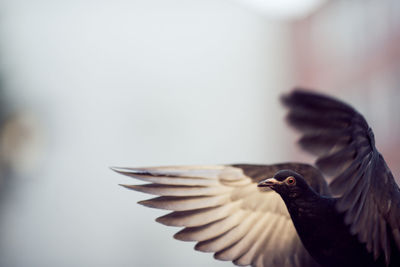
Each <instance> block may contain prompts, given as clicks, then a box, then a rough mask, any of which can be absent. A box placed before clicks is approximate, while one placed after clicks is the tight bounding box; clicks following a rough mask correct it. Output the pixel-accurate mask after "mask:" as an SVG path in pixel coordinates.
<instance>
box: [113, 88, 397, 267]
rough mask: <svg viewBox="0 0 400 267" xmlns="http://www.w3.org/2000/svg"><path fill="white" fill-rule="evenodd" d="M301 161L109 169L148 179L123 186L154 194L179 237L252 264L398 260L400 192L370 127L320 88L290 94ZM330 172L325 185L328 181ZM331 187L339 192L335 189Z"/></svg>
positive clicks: (152, 203)
mask: <svg viewBox="0 0 400 267" xmlns="http://www.w3.org/2000/svg"><path fill="white" fill-rule="evenodd" d="M282 100H283V103H284V104H285V105H286V106H287V107H288V108H289V114H288V117H287V118H288V122H289V123H290V124H291V125H292V126H293V127H295V128H296V129H298V130H299V131H300V132H301V133H302V134H303V136H302V137H301V139H300V141H299V144H300V146H301V147H302V148H304V149H305V150H306V151H308V152H310V153H313V154H314V155H316V156H317V157H318V158H317V161H316V167H313V166H311V165H307V164H301V163H282V164H274V165H251V164H234V165H211V166H170V167H150V168H113V169H114V170H115V171H116V172H118V173H121V174H124V175H128V176H131V177H133V178H136V179H139V180H142V181H145V182H148V183H147V184H144V185H124V186H125V187H127V188H128V189H132V190H136V191H140V192H144V193H149V194H152V195H156V196H158V197H155V198H152V199H149V200H145V201H141V202H139V203H140V204H142V205H144V206H148V207H152V208H158V209H166V210H171V211H172V212H171V213H169V214H167V215H165V216H162V217H160V218H157V221H158V222H160V223H162V224H165V225H168V226H181V227H183V229H182V230H181V231H179V232H178V233H176V234H175V236H174V237H175V238H176V239H179V240H182V241H195V242H197V244H196V246H195V249H196V250H200V251H204V252H213V253H215V254H214V256H215V258H217V259H220V260H230V261H233V262H234V263H235V264H237V265H244V266H245V265H252V266H299V267H300V266H304V267H305V266H400V190H399V187H398V186H397V184H396V183H395V181H394V179H393V176H392V174H391V172H390V170H389V168H388V167H387V166H386V164H385V161H384V160H383V158H382V156H381V155H380V154H379V152H378V151H377V149H376V147H375V143H374V142H375V141H374V136H373V133H372V130H371V129H370V128H369V127H368V124H367V123H366V121H365V119H364V118H363V117H362V115H360V114H359V113H358V112H357V111H355V110H354V109H353V108H352V107H350V106H349V105H347V104H345V103H343V102H341V101H339V100H336V99H334V98H331V97H328V96H324V95H321V94H316V93H311V92H306V91H302V90H295V91H293V92H292V93H290V94H288V95H285V96H284V97H283V98H282ZM323 174H325V175H326V178H331V179H332V178H333V180H332V182H331V183H330V184H329V188H328V185H327V182H326V181H325V179H324V176H323ZM331 192H332V193H333V195H334V196H335V197H333V196H332V194H331Z"/></svg>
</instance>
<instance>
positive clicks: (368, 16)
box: [0, 0, 400, 266]
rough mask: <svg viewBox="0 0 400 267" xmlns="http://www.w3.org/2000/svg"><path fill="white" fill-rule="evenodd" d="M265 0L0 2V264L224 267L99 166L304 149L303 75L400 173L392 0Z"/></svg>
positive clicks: (209, 160) (399, 25)
mask: <svg viewBox="0 0 400 267" xmlns="http://www.w3.org/2000/svg"><path fill="white" fill-rule="evenodd" d="M268 3H269V2H268V1H263V0H257V1H256V0H253V1H239V0H237V1H234V0H213V1H210V0H205V1H182V0H167V1H165V0H164V1H161V0H147V1H123V0H117V1H104V0H103V1H89V0H80V1H77V0H72V1H50V0H38V1H27V0H2V1H0V104H1V108H0V113H1V114H0V126H1V130H0V167H1V171H0V175H1V177H0V182H1V183H0V194H1V195H0V237H1V238H0V266H188V265H190V266H231V265H232V264H231V263H227V262H219V261H216V260H214V259H213V257H212V255H209V254H204V253H199V252H195V251H193V249H192V248H193V246H194V244H193V243H183V242H180V241H176V240H174V239H173V238H172V235H173V233H175V232H176V231H177V230H178V229H174V228H167V227H165V226H162V225H160V224H157V223H156V222H154V219H155V218H156V217H158V216H161V215H162V214H164V213H165V212H162V211H157V210H152V209H148V208H144V207H142V206H139V205H137V204H136V202H137V201H139V200H142V199H144V198H147V196H145V195H143V194H140V193H137V192H132V191H128V190H126V189H123V188H121V187H119V186H117V184H118V183H129V182H131V181H130V180H129V178H125V177H122V176H120V175H117V174H115V173H113V172H112V171H110V170H109V169H108V167H109V166H153V165H171V164H174V165H178V164H214V163H241V162H247V163H275V162H280V161H289V160H303V159H304V160H310V158H305V157H304V155H303V154H301V153H300V152H299V151H298V150H297V149H296V148H295V146H294V140H295V138H294V136H293V133H292V131H291V130H290V129H289V128H288V127H287V126H286V125H285V124H284V121H283V117H284V110H283V109H282V108H281V106H280V104H279V101H278V98H279V96H280V94H281V93H283V92H287V91H289V90H290V89H291V88H292V87H294V86H298V85H299V86H306V87H311V88H316V89H324V91H325V92H329V93H330V94H333V95H336V96H338V97H340V98H342V99H346V100H347V101H349V102H351V103H353V104H354V105H355V106H356V107H357V108H359V109H360V110H361V111H362V112H364V113H365V114H366V117H367V118H368V120H369V121H370V122H371V124H372V126H373V127H374V130H375V132H376V136H377V142H378V145H379V148H380V150H381V152H382V153H383V154H384V156H385V158H386V159H387V160H388V162H389V166H390V167H391V168H392V170H393V172H394V173H395V174H400V166H399V167H397V166H396V161H397V162H398V160H399V157H400V156H399V153H398V151H397V149H395V148H396V145H400V139H399V136H400V126H399V125H400V118H399V116H397V115H396V114H399V111H400V108H399V107H398V101H399V100H400V91H399V88H400V73H399V69H400V68H399V67H400V66H399V65H400V63H399V62H400V49H399V47H400V34H399V33H400V31H399V29H400V20H399V17H400V5H399V4H397V3H398V2H396V1H395V0H391V1H390V0H386V1H380V2H379V3H380V4H379V5H378V4H376V3H377V2H376V1H360V0H359V1H353V2H350V1H345V0H342V1H311V0H308V1H306V0H304V1H300V0H298V1H289V0H286V1H282V3H283V4H281V5H270V4H268ZM299 3H303V4H299ZM397 147H399V146H397Z"/></svg>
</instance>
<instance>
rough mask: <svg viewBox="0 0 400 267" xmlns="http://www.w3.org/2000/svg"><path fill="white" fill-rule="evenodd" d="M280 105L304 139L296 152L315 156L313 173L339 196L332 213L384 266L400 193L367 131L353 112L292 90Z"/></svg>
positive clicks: (398, 241) (396, 238)
mask: <svg viewBox="0 0 400 267" xmlns="http://www.w3.org/2000/svg"><path fill="white" fill-rule="evenodd" d="M283 102H284V104H285V105H286V106H287V107H289V114H288V117H287V118H288V121H289V123H290V124H291V125H292V126H294V127H295V128H297V129H298V130H300V131H301V132H302V133H303V136H302V137H301V139H300V140H299V144H300V146H301V147H302V148H304V149H305V150H307V151H309V152H311V153H313V154H315V155H316V156H318V159H317V161H316V165H317V166H318V168H319V169H321V170H322V171H323V172H324V173H325V174H327V175H329V176H331V177H333V180H332V182H331V183H330V189H331V191H332V193H334V194H336V195H339V196H341V197H340V199H339V200H338V202H337V209H338V211H340V212H345V213H346V216H345V222H346V223H347V224H349V225H351V228H350V229H351V233H352V234H357V235H358V237H359V240H360V241H361V242H365V243H366V246H367V249H368V251H370V252H371V251H372V252H373V254H374V257H375V259H377V258H378V257H379V256H380V255H382V253H383V254H384V257H385V260H386V263H389V261H390V253H391V251H396V250H397V251H399V250H400V191H399V187H398V186H397V185H396V182H395V181H394V179H393V176H392V173H391V172H390V170H389V168H388V167H387V165H386V163H385V161H384V159H383V157H382V156H381V154H380V153H379V152H378V151H377V149H376V147H375V141H374V135H373V133H372V130H371V128H369V126H368V124H367V122H366V121H365V119H364V118H363V116H362V115H361V114H359V113H358V112H357V111H356V110H354V109H353V108H352V107H350V106H349V105H347V104H345V103H343V102H341V101H339V100H336V99H333V98H331V97H327V96H323V95H320V94H316V93H311V92H306V91H301V90H295V91H293V92H292V93H290V94H288V95H287V96H284V97H283ZM396 245H397V249H396Z"/></svg>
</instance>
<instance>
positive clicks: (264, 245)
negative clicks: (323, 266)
mask: <svg viewBox="0 0 400 267" xmlns="http://www.w3.org/2000/svg"><path fill="white" fill-rule="evenodd" d="M283 167H284V168H288V169H293V170H297V171H298V172H300V173H303V175H304V176H305V177H307V176H309V177H311V178H309V179H310V182H311V183H312V184H313V185H314V187H315V189H316V190H317V191H321V192H327V185H326V183H325V181H324V180H323V178H322V176H321V174H320V173H319V172H318V171H317V170H316V169H315V168H313V167H311V166H309V165H302V164H278V165H271V166H266V165H232V166H228V165H226V166H223V165H215V166H174V167H152V168H114V170H115V171H116V172H118V173H121V174H124V175H128V176H131V177H133V178H136V179H139V180H143V181H146V182H149V183H148V184H144V185H123V186H125V187H126V188H129V189H133V190H136V191H140V192H144V193H148V194H153V195H157V196H158V197H155V198H152V199H149V200H144V201H140V202H139V203H140V204H142V205H144V206H147V207H152V208H158V209H166V210H171V211H172V212H171V213H169V214H167V215H165V216H162V217H159V218H157V219H156V221H158V222H160V223H162V224H165V225H168V226H181V227H184V228H183V229H182V230H181V231H179V232H178V233H176V234H175V236H174V237H175V238H176V239H178V240H182V241H195V242H198V243H197V244H196V246H195V249H196V250H199V251H203V252H213V253H215V254H214V257H215V258H217V259H220V260H229V261H233V262H234V263H235V264H237V265H243V266H244V265H253V266H318V265H317V264H316V263H315V262H314V261H313V259H312V258H311V256H309V254H308V252H307V251H306V250H305V248H304V247H303V245H302V244H301V241H300V239H299V237H298V235H297V233H296V230H295V228H294V225H293V223H292V221H291V219H290V215H289V213H288V211H287V209H286V206H285V205H284V203H283V201H282V200H281V198H280V197H279V195H278V194H276V193H275V192H272V191H271V190H269V189H267V190H265V189H264V190H263V191H260V189H259V188H258V187H257V182H258V181H260V180H262V179H264V178H268V177H272V176H273V175H274V174H275V172H276V171H278V170H280V169H282V168H283Z"/></svg>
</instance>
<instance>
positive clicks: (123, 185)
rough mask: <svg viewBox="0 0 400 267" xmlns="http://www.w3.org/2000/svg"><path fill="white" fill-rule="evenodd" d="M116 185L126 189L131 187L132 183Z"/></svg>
mask: <svg viewBox="0 0 400 267" xmlns="http://www.w3.org/2000/svg"><path fill="white" fill-rule="evenodd" d="M118 185H119V186H122V187H124V188H127V189H132V185H129V184H118Z"/></svg>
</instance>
